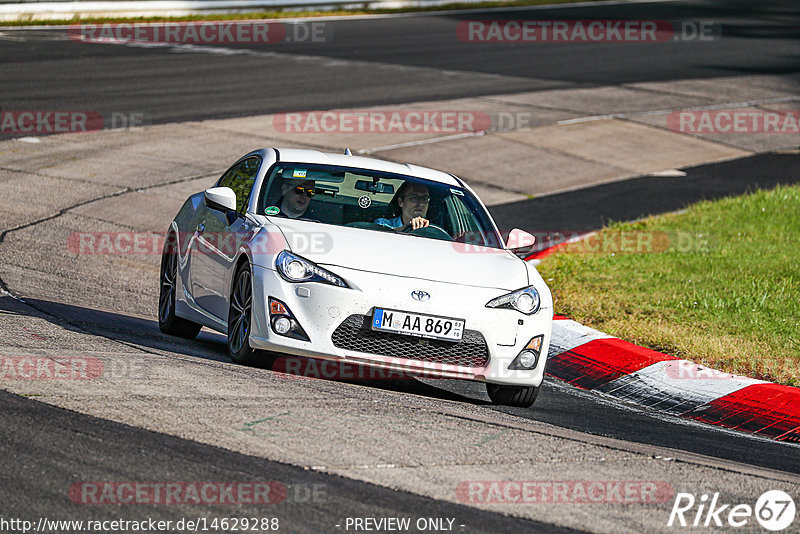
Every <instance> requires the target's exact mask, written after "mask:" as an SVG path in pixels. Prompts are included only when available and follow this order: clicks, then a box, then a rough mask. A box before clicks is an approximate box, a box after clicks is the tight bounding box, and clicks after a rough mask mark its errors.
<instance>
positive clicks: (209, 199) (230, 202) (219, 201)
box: [203, 187, 236, 213]
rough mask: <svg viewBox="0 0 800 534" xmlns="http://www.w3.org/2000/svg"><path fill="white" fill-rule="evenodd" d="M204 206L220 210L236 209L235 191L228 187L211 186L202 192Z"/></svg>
mask: <svg viewBox="0 0 800 534" xmlns="http://www.w3.org/2000/svg"><path fill="white" fill-rule="evenodd" d="M203 197H204V199H205V203H206V206H208V207H209V208H211V209H212V210H218V211H222V212H225V213H227V212H229V211H236V193H234V192H233V189H231V188H230V187H212V188H211V189H206V190H205V192H204V193H203Z"/></svg>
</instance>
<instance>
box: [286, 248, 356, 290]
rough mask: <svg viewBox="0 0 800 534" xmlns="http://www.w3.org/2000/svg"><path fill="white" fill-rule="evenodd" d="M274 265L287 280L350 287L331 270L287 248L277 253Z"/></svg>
mask: <svg viewBox="0 0 800 534" xmlns="http://www.w3.org/2000/svg"><path fill="white" fill-rule="evenodd" d="M275 267H276V268H277V269H278V274H280V275H281V277H283V279H284V280H286V281H287V282H322V283H323V284H330V285H332V286H338V287H350V286H348V285H347V283H346V282H345V281H344V280H342V279H341V278H339V277H338V276H336V275H335V274H333V273H332V272H330V271H328V270H326V269H323V268H322V267H320V266H319V265H317V264H315V263H314V262H312V261H309V260H307V259H305V258H301V257H300V256H298V255H297V254H292V253H291V252H289V251H288V250H284V251H282V252H281V253H280V254H278V257H277V259H276V260H275Z"/></svg>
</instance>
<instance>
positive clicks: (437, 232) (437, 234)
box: [397, 223, 453, 241]
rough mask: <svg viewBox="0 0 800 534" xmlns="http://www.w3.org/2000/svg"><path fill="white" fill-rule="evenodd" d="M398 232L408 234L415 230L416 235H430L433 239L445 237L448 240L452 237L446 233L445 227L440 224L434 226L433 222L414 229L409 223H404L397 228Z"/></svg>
mask: <svg viewBox="0 0 800 534" xmlns="http://www.w3.org/2000/svg"><path fill="white" fill-rule="evenodd" d="M397 231H398V232H402V233H406V234H410V233H412V232H416V233H417V234H418V235H421V236H425V237H431V238H433V239H447V240H448V241H452V240H453V237H452V236H451V235H450V234H448V233H447V231H446V230H445V229H443V228H442V227H440V226H436V225H435V224H428V226H423V227H422V228H417V229H416V230H414V229H412V228H411V223H408V224H405V225H404V226H403V227H402V228H399V229H398V230H397Z"/></svg>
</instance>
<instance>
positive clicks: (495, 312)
mask: <svg viewBox="0 0 800 534" xmlns="http://www.w3.org/2000/svg"><path fill="white" fill-rule="evenodd" d="M325 268H327V269H329V270H331V271H332V272H334V273H335V274H337V275H338V276H341V277H342V278H343V279H345V280H346V281H347V283H348V284H350V286H351V287H350V288H341V287H335V286H332V285H327V284H322V283H290V282H287V281H285V280H284V279H282V278H281V277H280V276H279V275H278V273H277V272H276V271H275V270H272V269H268V268H264V267H258V266H254V267H253V275H254V276H253V321H252V325H253V326H252V329H251V332H250V345H251V346H252V347H253V348H256V349H262V350H268V351H273V352H281V353H287V354H292V355H297V356H308V357H314V358H323V359H333V360H338V361H340V362H349V363H355V364H368V365H372V366H377V367H381V368H384V369H392V370H401V371H409V372H421V373H423V374H424V375H425V376H438V377H444V378H459V379H472V380H481V381H487V382H492V383H496V384H505V385H518V386H538V385H539V384H541V381H542V378H543V376H544V368H545V363H546V359H547V351H548V348H549V345H550V335H551V327H552V318H553V311H552V307H547V308H542V309H540V310H539V311H538V312H537V313H535V314H533V315H524V314H522V313H520V312H518V311H516V310H512V309H493V308H487V307H486V303H487V302H489V301H490V300H491V299H493V298H495V297H498V296H500V295H503V294H505V293H507V292H508V291H505V290H503V289H497V288H486V287H472V286H463V285H456V284H449V283H444V282H434V281H430V280H423V279H419V278H403V277H396V276H388V275H381V274H376V273H371V272H365V271H358V270H355V269H348V268H342V267H337V266H325ZM515 289H516V288H515ZM420 290H421V291H425V292H427V293H428V294H430V296H431V298H430V300H428V301H426V302H420V301H417V300H414V299H413V298H412V297H411V293H412V292H413V291H420ZM269 297H273V298H276V299H278V300H280V301H281V302H282V303H284V304H285V305H286V306H287V307H288V308H289V310H290V311H291V313H292V315H293V316H294V318H295V320H296V321H297V322H298V323H299V324H300V326H301V327H302V328H303V330H304V331H305V333H306V334H307V335H308V337H309V339H310V341H303V340H299V339H293V338H291V337H286V336H283V335H279V334H277V333H276V332H275V331H274V330H273V328H272V326H271V324H270V319H269V305H268V298H269ZM374 307H382V308H389V309H395V310H402V311H407V312H412V313H421V314H428V315H436V316H442V317H453V318H459V319H464V320H465V332H464V338H463V339H462V341H461V342H458V343H453V342H448V341H438V340H428V339H424V338H417V337H413V336H406V335H402V334H387V333H383V332H380V333H375V332H372V331H371V329H370V328H369V324H370V322H369V321H370V319H371V316H372V315H371V314H372V310H373V309H374ZM537 335H543V336H544V340H543V343H542V346H541V350H540V356H539V359H538V364H537V365H536V367H535V368H534V369H525V370H510V369H508V366H509V365H510V364H511V362H512V361H513V360H514V359H515V358H516V357H517V356H518V355H519V353H520V351H522V350H523V349H524V348H525V346H526V345H527V344H528V343H529V342H530V341H531V339H532V338H533V337H535V336H537ZM481 344H484V347H483V348H481ZM484 353H485V354H484Z"/></svg>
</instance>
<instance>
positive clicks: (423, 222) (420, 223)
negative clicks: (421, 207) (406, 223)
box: [411, 217, 430, 230]
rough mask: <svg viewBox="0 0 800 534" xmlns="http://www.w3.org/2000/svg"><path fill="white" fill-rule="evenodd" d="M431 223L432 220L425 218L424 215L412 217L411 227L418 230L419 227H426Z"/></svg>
mask: <svg viewBox="0 0 800 534" xmlns="http://www.w3.org/2000/svg"><path fill="white" fill-rule="evenodd" d="M429 224H430V222H429V221H428V219H424V218H422V217H414V218H413V219H411V229H412V230H417V229H419V228H425V227H426V226H428V225H429Z"/></svg>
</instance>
